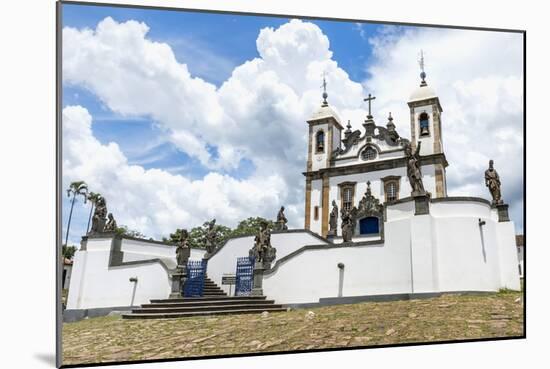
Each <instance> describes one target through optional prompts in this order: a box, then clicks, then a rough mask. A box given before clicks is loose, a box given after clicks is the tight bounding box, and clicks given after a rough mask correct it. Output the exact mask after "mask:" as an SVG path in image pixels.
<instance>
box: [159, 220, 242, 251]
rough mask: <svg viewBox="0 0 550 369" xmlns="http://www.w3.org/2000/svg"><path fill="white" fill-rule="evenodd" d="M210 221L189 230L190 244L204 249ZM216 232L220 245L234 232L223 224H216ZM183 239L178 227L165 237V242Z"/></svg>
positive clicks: (175, 241) (176, 241)
mask: <svg viewBox="0 0 550 369" xmlns="http://www.w3.org/2000/svg"><path fill="white" fill-rule="evenodd" d="M208 224H209V222H204V223H203V225H202V226H200V227H194V228H192V229H191V230H190V231H189V238H188V242H189V246H190V247H194V248H195V247H196V248H199V249H204V248H205V247H206V233H207V232H208ZM214 232H215V233H216V239H217V242H218V245H221V244H223V243H224V242H225V241H226V240H227V239H228V238H229V237H230V236H231V234H232V230H231V228H229V227H226V226H224V225H221V224H216V225H214ZM180 239H181V229H177V230H176V232H174V233H170V237H169V238H163V239H162V240H163V241H165V242H171V243H178V242H179V241H180Z"/></svg>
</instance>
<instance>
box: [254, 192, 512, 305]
mask: <svg viewBox="0 0 550 369" xmlns="http://www.w3.org/2000/svg"><path fill="white" fill-rule="evenodd" d="M431 209H432V212H431V214H429V215H419V216H414V215H413V214H414V203H413V201H410V202H407V203H403V204H396V205H392V206H390V207H388V212H387V216H388V221H387V222H386V223H385V226H384V227H385V238H386V239H385V242H384V244H380V245H376V246H351V247H345V246H344V247H339V248H325V249H316V250H304V251H303V252H302V253H300V254H298V255H297V256H295V257H293V258H290V259H288V260H286V261H285V262H283V263H282V264H280V265H278V267H277V269H276V270H275V271H274V272H273V273H271V274H268V275H266V277H265V278H264V284H263V288H264V294H266V295H267V296H269V297H270V298H274V299H275V300H276V301H277V302H278V303H286V304H292V303H313V302H318V301H319V298H322V297H337V296H338V292H339V290H338V289H339V269H338V268H337V264H338V263H339V262H342V263H344V264H345V266H346V267H345V270H344V281H343V290H342V296H359V295H376V294H392V293H409V292H410V293H427V292H447V291H493V292H494V291H498V290H499V289H500V288H511V289H516V290H517V289H519V288H520V285H519V273H518V266H517V265H518V262H517V255H516V252H517V251H516V248H515V235H514V225H513V223H512V222H503V223H498V221H495V220H493V219H492V218H491V217H492V209H491V208H490V206H489V205H487V204H483V203H480V202H474V201H459V202H439V203H435V204H431ZM480 218H481V219H482V220H484V221H485V225H483V226H481V227H480V226H479V219H480ZM354 240H355V241H357V239H355V238H354Z"/></svg>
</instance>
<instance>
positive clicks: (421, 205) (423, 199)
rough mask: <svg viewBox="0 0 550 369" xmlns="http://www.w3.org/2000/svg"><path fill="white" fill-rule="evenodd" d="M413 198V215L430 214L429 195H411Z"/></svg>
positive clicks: (425, 193)
mask: <svg viewBox="0 0 550 369" xmlns="http://www.w3.org/2000/svg"><path fill="white" fill-rule="evenodd" d="M411 195H412V197H413V198H414V215H424V214H430V194H429V193H427V192H424V193H414V192H413V193H412V194H411Z"/></svg>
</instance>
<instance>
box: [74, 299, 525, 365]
mask: <svg viewBox="0 0 550 369" xmlns="http://www.w3.org/2000/svg"><path fill="white" fill-rule="evenodd" d="M309 311H312V312H313V314H311V313H309ZM264 315H265V314H264ZM521 335H523V295H522V294H521V293H517V292H507V293H498V294H490V295H477V296H476V295H462V296H460V295H444V296H441V297H438V298H431V299H422V300H411V301H394V302H366V303H360V304H351V305H337V306H330V307H322V308H314V309H296V310H292V311H287V312H282V313H270V314H267V316H266V317H262V315H260V314H249V315H232V316H218V317H195V318H179V319H158V320H123V319H121V318H120V317H118V316H111V317H101V318H92V319H86V320H83V321H80V322H75V323H65V324H64V325H63V355H64V359H63V364H81V363H96V362H112V361H131V360H147V359H167V358H178V357H191V356H194V357H196V356H208V355H231V354H242V353H251V352H273V351H288V350H309V349H319V348H336V347H351V346H373V345H381V344H395V343H406V342H428V341H429V342H433V341H445V340H461V339H473V338H488V337H506V336H521Z"/></svg>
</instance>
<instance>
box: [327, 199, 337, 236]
mask: <svg viewBox="0 0 550 369" xmlns="http://www.w3.org/2000/svg"><path fill="white" fill-rule="evenodd" d="M328 224H329V226H330V229H329V231H328V235H329V236H337V235H338V206H337V205H336V201H334V200H332V211H331V212H330V218H329V222H328Z"/></svg>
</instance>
